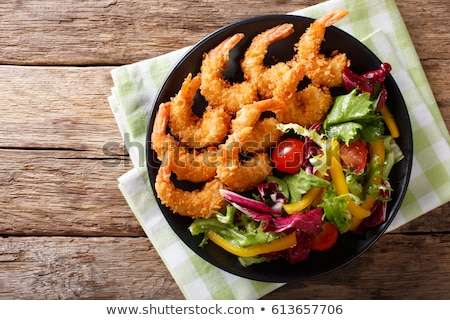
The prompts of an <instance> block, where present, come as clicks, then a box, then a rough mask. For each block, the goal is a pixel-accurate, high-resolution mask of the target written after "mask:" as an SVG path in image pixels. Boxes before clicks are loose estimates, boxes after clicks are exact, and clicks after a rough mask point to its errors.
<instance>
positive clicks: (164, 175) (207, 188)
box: [155, 166, 225, 219]
mask: <svg viewBox="0 0 450 320" xmlns="http://www.w3.org/2000/svg"><path fill="white" fill-rule="evenodd" d="M171 173H172V171H171V169H170V167H169V166H164V167H160V168H159V170H158V174H157V176H156V181H155V190H156V192H157V194H158V198H159V199H160V200H161V203H162V204H164V205H166V206H168V207H169V208H170V209H172V210H173V211H174V212H176V213H178V214H180V215H182V216H189V217H191V218H205V219H207V218H209V217H210V216H211V214H212V213H213V212H214V211H217V210H219V209H220V208H221V207H222V206H223V205H224V204H225V200H224V199H223V198H222V196H221V194H220V192H219V190H220V189H222V188H224V185H223V183H222V182H221V181H220V180H218V179H213V180H211V181H209V182H206V183H205V185H204V186H203V187H202V188H201V189H198V190H194V191H185V190H182V189H179V188H177V187H176V186H175V184H174V183H173V182H172V181H171Z"/></svg>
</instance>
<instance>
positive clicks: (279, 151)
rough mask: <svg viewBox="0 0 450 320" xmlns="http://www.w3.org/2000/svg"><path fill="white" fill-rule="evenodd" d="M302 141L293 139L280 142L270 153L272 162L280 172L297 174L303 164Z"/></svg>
mask: <svg viewBox="0 0 450 320" xmlns="http://www.w3.org/2000/svg"><path fill="white" fill-rule="evenodd" d="M303 145H304V143H303V141H302V140H300V139H295V138H288V139H285V140H281V141H280V142H279V143H277V145H276V146H275V148H274V149H273V152H272V162H273V163H274V165H275V168H276V169H277V170H279V171H281V172H286V173H297V172H299V171H300V167H301V165H302V163H303Z"/></svg>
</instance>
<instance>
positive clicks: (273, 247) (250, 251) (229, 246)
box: [206, 230, 297, 257]
mask: <svg viewBox="0 0 450 320" xmlns="http://www.w3.org/2000/svg"><path fill="white" fill-rule="evenodd" d="M206 235H207V236H208V238H209V239H210V240H211V241H212V242H214V243H215V244H217V245H218V246H219V247H221V248H223V249H224V250H225V251H228V252H230V253H232V254H234V255H236V256H238V257H255V256H257V255H260V254H264V253H270V252H276V251H281V250H285V249H289V248H291V247H293V246H295V245H296V244H297V236H296V233H295V232H292V233H290V234H288V235H287V236H284V237H282V238H279V239H275V240H273V241H271V242H269V243H262V244H255V245H252V246H248V247H241V246H238V245H235V244H234V243H231V242H230V241H228V240H227V239H225V238H223V237H222V236H221V235H219V234H218V233H216V232H214V231H212V230H209V231H208V232H207V233H206Z"/></svg>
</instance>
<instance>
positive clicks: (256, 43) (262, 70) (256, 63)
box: [241, 23, 294, 98]
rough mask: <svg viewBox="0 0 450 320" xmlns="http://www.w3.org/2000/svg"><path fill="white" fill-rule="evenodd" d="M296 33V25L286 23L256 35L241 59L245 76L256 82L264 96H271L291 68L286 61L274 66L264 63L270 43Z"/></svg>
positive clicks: (248, 79)
mask: <svg viewBox="0 0 450 320" xmlns="http://www.w3.org/2000/svg"><path fill="white" fill-rule="evenodd" d="M292 33H294V25H293V24H291V23H284V24H281V25H277V26H275V27H273V28H270V29H267V30H266V31H264V32H262V33H260V34H258V35H257V36H255V37H254V38H253V40H252V42H251V44H250V46H249V47H248V49H247V50H246V52H245V55H244V59H243V60H242V61H241V68H242V71H243V72H244V78H245V79H246V80H247V81H249V82H251V83H254V84H255V85H256V87H257V89H258V93H259V94H260V95H261V96H262V97H263V98H271V97H272V93H273V91H274V89H275V87H276V85H277V83H278V79H279V78H280V76H281V75H282V74H283V73H285V72H287V70H289V66H288V65H287V64H286V63H284V62H278V63H276V64H274V65H272V66H270V67H269V66H266V65H265V64H264V58H265V56H266V55H267V51H268V49H269V45H270V44H272V43H274V42H276V41H279V40H282V39H284V38H286V37H288V36H290V35H291V34H292Z"/></svg>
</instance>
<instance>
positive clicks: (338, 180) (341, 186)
mask: <svg viewBox="0 0 450 320" xmlns="http://www.w3.org/2000/svg"><path fill="white" fill-rule="evenodd" d="M330 174H331V178H332V179H333V183H334V186H335V188H336V193H337V194H338V195H342V194H346V193H349V191H348V185H347V181H345V175H344V172H343V171H342V166H341V164H340V163H339V162H338V160H336V158H334V157H333V158H331V168H330ZM347 209H348V211H350V213H351V214H352V216H354V217H356V218H358V219H364V218H366V217H368V216H370V211H369V210H367V209H365V208H363V207H360V206H358V205H357V204H356V203H355V202H354V201H353V200H352V199H349V201H348V205H347Z"/></svg>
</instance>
